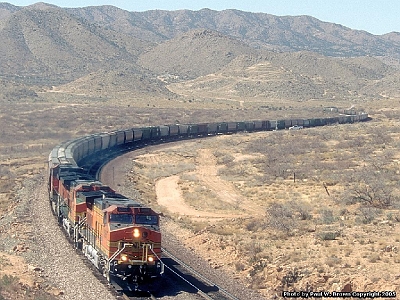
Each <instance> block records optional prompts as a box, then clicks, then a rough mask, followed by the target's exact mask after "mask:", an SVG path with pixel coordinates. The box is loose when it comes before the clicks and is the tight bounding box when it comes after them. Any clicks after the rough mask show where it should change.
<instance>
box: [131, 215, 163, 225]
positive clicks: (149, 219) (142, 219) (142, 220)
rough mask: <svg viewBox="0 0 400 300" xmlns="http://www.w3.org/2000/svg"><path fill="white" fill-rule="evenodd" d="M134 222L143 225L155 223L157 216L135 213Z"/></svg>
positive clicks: (156, 222)
mask: <svg viewBox="0 0 400 300" xmlns="http://www.w3.org/2000/svg"><path fill="white" fill-rule="evenodd" d="M135 223H136V224H143V225H157V224H158V216H148V215H136V219H135Z"/></svg>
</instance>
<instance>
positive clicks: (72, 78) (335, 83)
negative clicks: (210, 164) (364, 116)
mask: <svg viewBox="0 0 400 300" xmlns="http://www.w3.org/2000/svg"><path fill="white" fill-rule="evenodd" d="M0 40H1V41H2V43H1V44H0V79H1V80H3V82H7V84H3V86H6V87H7V88H6V90H7V91H6V92H4V91H3V92H2V95H1V96H2V98H6V99H8V100H18V99H21V98H24V97H26V96H28V97H29V96H30V95H35V93H36V92H38V91H43V90H49V89H54V90H56V91H58V92H68V93H79V94H80V95H82V94H91V95H92V94H97V95H100V96H108V95H110V94H112V93H120V92H127V93H128V94H129V93H131V94H136V95H144V94H148V95H152V96H165V97H170V96H171V92H173V93H175V94H176V95H175V96H177V97H179V96H182V95H185V96H187V95H191V96H196V97H199V98H201V97H204V96H206V97H218V98H226V97H238V98H241V99H242V98H248V97H261V98H265V97H267V98H271V97H272V98H273V99H281V98H285V99H289V100H307V99H328V100H329V99H331V100H333V101H334V100H335V99H338V98H354V97H356V98H380V97H397V96H398V95H399V92H398V89H397V88H396V87H397V83H398V82H399V78H400V75H399V72H400V71H399V68H398V66H399V65H400V64H399V61H400V50H399V49H400V33H396V32H392V33H388V34H386V35H381V36H376V35H372V34H369V33H368V32H365V31H358V30H352V29H350V28H346V27H344V26H342V25H338V24H332V23H327V22H322V21H320V20H318V19H315V18H313V17H310V16H297V17H291V16H285V17H278V16H273V15H270V14H264V13H249V12H243V11H238V10H225V11H213V10H209V9H202V10H200V11H189V10H181V11H161V10H155V11H147V12H128V11H125V10H121V9H118V8H116V7H113V6H97V7H85V8H68V9H67V8H60V7H57V6H54V5H49V4H46V3H36V4H34V5H30V6H26V7H17V6H13V5H11V4H8V3H0ZM9 89H11V92H10V91H8V90H9ZM24 91H26V93H25V92H24ZM203 93H205V94H203ZM25 94H26V95H25Z"/></svg>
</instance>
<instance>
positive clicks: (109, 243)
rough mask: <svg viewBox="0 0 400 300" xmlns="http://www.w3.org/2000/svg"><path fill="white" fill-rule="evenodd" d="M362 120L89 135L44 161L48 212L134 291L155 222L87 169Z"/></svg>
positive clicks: (154, 266) (151, 260)
mask: <svg viewBox="0 0 400 300" xmlns="http://www.w3.org/2000/svg"><path fill="white" fill-rule="evenodd" d="M367 119H368V114H366V113H359V114H351V115H340V116H337V117H331V118H312V119H286V120H255V121H241V122H218V123H216V122H214V123H201V124H173V125H162V126H151V127H138V128H130V129H125V130H118V131H114V132H108V133H100V134H94V135H90V136H87V137H82V138H79V139H76V140H72V141H67V142H64V143H62V144H60V145H58V146H57V147H55V148H54V149H53V150H52V151H51V153H50V155H49V159H48V171H49V173H48V190H49V198H50V203H51V208H52V210H53V213H54V214H55V216H56V217H57V218H58V220H59V222H60V224H62V227H63V228H64V230H65V232H66V233H67V235H68V236H69V237H70V238H71V240H72V241H73V243H74V245H75V247H76V248H78V249H81V250H82V251H83V253H84V255H85V256H86V257H87V258H88V259H89V260H90V261H91V262H92V263H93V265H94V266H95V267H96V268H97V269H99V270H100V271H101V272H102V274H103V275H104V276H105V277H106V278H107V279H108V280H109V281H111V280H113V279H116V278H120V279H123V280H125V281H127V282H130V283H132V284H134V285H135V286H136V287H138V286H140V285H144V284H147V283H149V282H152V281H153V282H154V281H157V280H158V279H159V278H160V277H161V276H162V274H163V272H164V265H163V262H162V261H161V233H160V228H159V216H158V214H157V213H156V212H155V211H153V210H152V209H151V208H149V207H146V206H143V205H142V204H140V203H138V202H137V201H134V200H132V199H129V198H127V197H125V196H123V195H121V194H118V193H117V192H116V191H114V190H113V189H111V188H110V187H109V186H106V185H104V184H103V183H102V182H100V181H99V180H98V178H97V175H96V174H92V173H91V172H90V166H91V163H88V161H92V162H93V161H95V160H96V159H98V157H101V156H103V155H105V154H108V157H110V158H112V157H115V156H112V155H110V153H111V154H112V153H116V152H117V151H121V150H124V149H125V150H126V149H133V148H135V147H144V146H146V145H147V144H149V143H157V142H167V141H174V140H178V139H185V138H197V137H206V136H211V135H218V134H231V133H236V132H240V131H246V132H253V131H261V130H279V129H286V128H290V127H292V126H303V127H304V128H307V127H315V126H322V125H330V124H335V123H337V124H344V123H353V122H361V121H366V120H367Z"/></svg>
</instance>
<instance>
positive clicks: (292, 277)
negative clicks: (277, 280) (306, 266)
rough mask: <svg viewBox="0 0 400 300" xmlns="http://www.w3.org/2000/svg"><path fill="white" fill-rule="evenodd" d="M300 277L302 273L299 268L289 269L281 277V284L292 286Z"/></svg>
mask: <svg viewBox="0 0 400 300" xmlns="http://www.w3.org/2000/svg"><path fill="white" fill-rule="evenodd" d="M301 278H302V274H301V272H300V270H298V269H293V270H289V271H288V272H287V273H286V274H285V275H284V276H283V277H282V279H281V282H282V285H283V286H284V287H286V286H287V287H288V286H293V284H295V283H296V282H298V281H299V280H300V279H301Z"/></svg>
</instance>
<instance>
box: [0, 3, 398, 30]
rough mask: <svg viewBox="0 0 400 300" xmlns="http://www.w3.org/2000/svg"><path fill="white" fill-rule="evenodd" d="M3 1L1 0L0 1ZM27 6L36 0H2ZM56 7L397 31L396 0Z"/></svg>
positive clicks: (70, 5)
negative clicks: (313, 21) (308, 19)
mask: <svg viewBox="0 0 400 300" xmlns="http://www.w3.org/2000/svg"><path fill="white" fill-rule="evenodd" d="M0 1H4V0H0ZM4 2H8V3H11V4H14V5H17V6H27V5H30V4H33V3H36V2H39V1H32V0H12V1H4ZM43 2H46V3H51V4H54V5H57V6H60V7H83V6H98V5H106V4H108V5H114V6H117V7H119V8H122V9H125V10H129V11H145V10H152V9H162V10H179V9H190V10H199V9H202V8H210V9H213V10H224V9H230V8H233V9H238V10H243V11H250V12H263V13H269V14H273V15H278V16H286V15H291V16H297V15H310V16H313V17H316V18H317V19H320V20H322V21H327V22H332V23H338V24H341V25H344V26H346V27H350V28H352V29H359V30H366V31H368V32H370V33H373V34H384V33H388V32H391V31H397V32H400V0H330V1H329V0H229V1H228V0H223V1H220V0H193V1H188V0H185V1H184V0H141V1H138V0H125V1H124V0H108V1H107V0H105V1H103V0H80V1H77V0H68V1H67V0H49V1H43Z"/></svg>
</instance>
